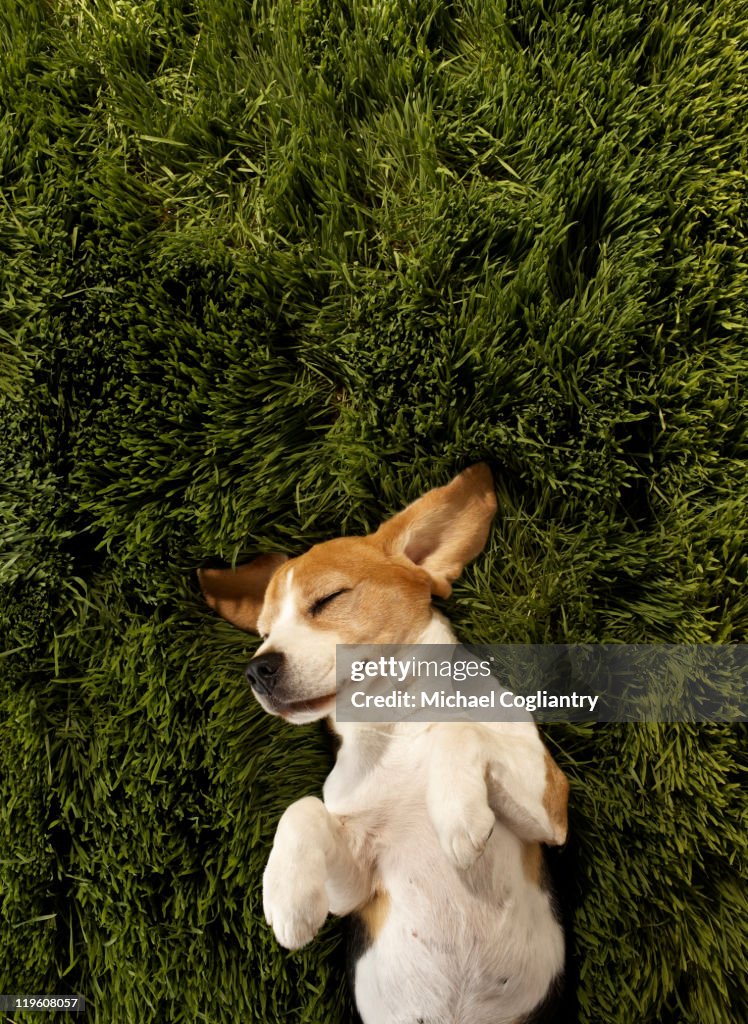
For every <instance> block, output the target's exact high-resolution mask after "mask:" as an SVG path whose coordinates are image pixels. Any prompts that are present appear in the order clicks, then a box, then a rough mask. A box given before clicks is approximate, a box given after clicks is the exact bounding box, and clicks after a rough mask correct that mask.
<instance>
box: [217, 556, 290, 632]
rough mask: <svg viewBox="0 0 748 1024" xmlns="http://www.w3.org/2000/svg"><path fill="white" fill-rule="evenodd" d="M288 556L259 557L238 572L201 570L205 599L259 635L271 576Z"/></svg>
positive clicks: (237, 622)
mask: <svg viewBox="0 0 748 1024" xmlns="http://www.w3.org/2000/svg"><path fill="white" fill-rule="evenodd" d="M287 560H288V555H259V556H258V557H257V558H254V559H253V560H252V561H251V562H247V564H246V565H238V566H237V567H236V569H198V570H197V577H198V579H199V581H200V587H201V588H202V592H203V596H204V597H205V600H206V601H207V602H208V604H209V605H210V607H211V608H214V609H215V610H216V611H217V612H218V614H219V615H221V616H222V617H223V618H224V619H227V620H228V621H229V622H231V623H233V624H234V625H235V626H238V627H239V629H245V630H247V632H248V633H256V632H257V619H258V616H259V614H260V609H261V608H262V602H263V601H264V599H265V590H266V589H267V585H268V583H269V582H270V577H271V576H272V575H273V573H274V572H275V571H276V569H278V568H279V566H281V565H283V563H284V562H285V561H287Z"/></svg>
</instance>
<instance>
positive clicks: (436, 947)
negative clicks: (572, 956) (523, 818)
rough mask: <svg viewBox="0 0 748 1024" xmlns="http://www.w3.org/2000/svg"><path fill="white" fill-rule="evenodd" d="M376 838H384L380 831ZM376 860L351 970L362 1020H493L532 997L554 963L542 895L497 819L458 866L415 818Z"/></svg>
mask: <svg viewBox="0 0 748 1024" xmlns="http://www.w3.org/2000/svg"><path fill="white" fill-rule="evenodd" d="M384 838H385V840H386V836H385V837H384ZM399 838H400V842H399V844H398V846H397V847H394V848H390V849H388V848H387V846H386V845H383V846H382V847H381V848H380V849H381V853H380V856H379V857H378V872H377V873H378V877H379V879H380V891H381V893H382V894H383V895H381V896H380V897H379V899H378V903H377V906H376V911H375V913H374V914H373V915H372V916H371V918H370V919H369V920H368V921H367V915H366V914H364V915H363V916H364V922H363V923H364V929H365V930H366V932H367V933H368V941H369V942H370V944H369V945H368V947H367V948H365V951H364V952H363V954H362V955H361V956H360V958H359V960H358V961H357V963H356V966H355V972H354V983H355V993H356V1002H357V1005H358V1007H359V1012H360V1014H361V1016H362V1019H363V1021H364V1024H419V1022H421V1024H503V1022H507V1024H508V1022H513V1021H516V1020H518V1019H519V1018H520V1017H521V1016H523V1015H524V1014H527V1013H529V1012H530V1011H531V1010H533V1009H534V1008H535V1007H536V1006H537V1005H538V1004H539V1003H540V1002H542V1000H543V998H544V997H545V995H546V993H547V992H548V989H549V986H550V984H551V982H552V980H553V978H554V977H556V976H557V975H558V974H559V973H560V971H561V970H562V966H563V949H564V941H563V933H562V931H561V928H560V925H559V924H558V922H557V921H556V919H555V917H554V914H553V910H552V907H551V901H550V896H549V894H548V893H547V892H545V891H544V890H542V889H540V888H539V887H538V886H537V885H535V884H530V883H529V882H528V880H527V879H525V878H524V875H523V873H522V864H521V856H520V854H519V849H518V840H517V839H516V837H515V836H514V835H512V834H511V833H509V832H508V831H507V830H506V829H504V828H503V827H502V826H501V825H497V828H496V831H495V832H494V835H493V836H492V837H491V839H490V840H489V843H488V845H487V847H486V850H485V852H484V854H483V856H482V857H481V858H480V860H479V861H478V862H477V863H476V864H475V865H474V866H473V867H472V868H470V869H468V870H467V871H465V872H463V871H460V870H459V869H457V868H456V867H453V866H452V865H451V864H450V862H449V861H448V860H447V859H446V857H445V856H444V854H443V852H442V850H441V848H440V846H439V844H438V841H437V840H436V836H435V835H434V834H433V832H432V833H429V831H428V825H427V823H425V822H424V823H423V824H422V827H421V828H419V829H418V830H417V831H416V833H415V834H413V835H412V836H411V837H409V838H408V839H406V840H405V841H404V842H403V837H402V834H400V837H399Z"/></svg>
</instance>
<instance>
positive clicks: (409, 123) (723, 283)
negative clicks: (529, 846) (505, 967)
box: [0, 0, 748, 1024]
mask: <svg viewBox="0 0 748 1024" xmlns="http://www.w3.org/2000/svg"><path fill="white" fill-rule="evenodd" d="M0 12H1V13H0V296H1V298H0V303H1V304H2V305H1V307H0V403H1V408H0V417H1V419H2V425H1V431H0V437H1V438H2V454H1V456H0V457H1V459H2V481H3V487H2V495H1V496H0V509H1V512H0V516H1V518H0V523H1V524H2V525H1V527H0V529H1V530H2V538H3V545H2V546H3V551H4V554H3V555H2V561H1V562H0V572H1V573H2V577H1V578H2V584H3V587H2V594H1V595H0V631H2V634H3V645H4V648H5V650H6V651H7V653H6V655H5V656H4V657H3V658H2V660H1V661H0V666H2V669H1V672H2V674H1V675H0V707H1V708H2V717H1V718H0V722H1V723H2V725H1V726H0V729H1V732H0V991H3V992H19V991H20V992H22V991H27V992H28V991H37V992H66V991H75V990H78V991H80V992H82V993H83V994H85V996H86V997H87V998H88V999H89V1000H90V1004H91V1008H90V1009H89V1013H88V1020H89V1021H92V1022H96V1024H130V1022H132V1024H136V1022H137V1024H150V1022H153V1024H188V1022H189V1024H192V1022H198V1021H203V1022H211V1024H219V1022H220V1024H224V1022H225V1024H229V1022H235V1021H238V1020H242V1021H255V1022H258V1024H274V1022H276V1021H287V1020H288V1021H295V1022H298V1024H343V1022H345V1021H347V1020H348V1019H349V1010H348V1004H347V1002H346V998H347V997H346V996H345V995H344V994H343V993H344V980H343V970H342V959H341V945H340V934H341V933H340V930H339V926H338V925H336V924H335V923H331V925H330V926H329V927H328V928H327V930H326V931H325V933H324V935H323V937H322V938H321V939H320V940H318V941H317V942H316V943H315V944H314V945H313V946H312V947H311V948H310V949H309V950H307V951H304V952H302V953H300V954H296V955H291V954H287V953H284V952H282V951H280V950H279V949H278V947H277V946H276V944H275V942H274V940H273V939H272V937H271V935H270V932H269V930H268V929H267V927H266V926H265V924H264V922H263V921H262V915H261V904H260V875H261V872H262V869H263V866H264V861H265V858H266V855H267V852H268V846H269V843H270V841H271V837H272V833H273V830H274V826H275V823H276V821H277V818H278V816H279V814H280V813H281V811H282V809H283V808H284V807H285V806H286V805H287V804H288V803H289V802H290V801H291V800H293V799H294V798H296V797H298V796H300V795H302V794H304V793H307V792H317V791H318V790H319V787H320V784H321V782H322V779H323V778H324V776H325V774H326V772H327V771H328V768H329V764H330V759H329V758H330V755H329V752H328V750H327V746H326V741H325V738H324V736H323V734H322V732H321V730H318V729H316V728H314V727H310V728H306V729H294V728H292V727H289V726H285V725H281V724H279V723H278V722H277V721H273V720H270V719H269V718H268V717H266V716H262V715H261V714H260V713H259V712H258V710H257V709H256V707H255V706H254V705H253V703H252V701H251V699H250V698H249V697H248V695H247V694H246V692H245V689H244V685H243V680H242V669H243V666H244V664H245V662H246V660H247V657H248V655H249V653H250V651H251V650H252V648H253V641H252V639H251V638H250V637H247V636H244V635H243V634H240V633H238V632H236V631H234V630H233V629H232V628H231V627H230V626H228V625H227V624H225V623H223V622H221V621H218V620H217V619H216V618H215V617H214V616H213V615H212V614H211V613H210V612H209V611H208V610H207V609H206V608H205V607H204V606H203V605H202V603H201V601H200V598H199V595H198V592H197V588H196V584H195V580H194V575H193V568H194V567H195V566H196V565H198V564H199V563H200V562H201V561H202V560H203V559H204V558H205V557H207V556H221V557H223V558H225V559H227V560H229V561H231V560H234V559H236V558H243V557H245V556H249V555H250V554H252V553H255V552H257V551H262V550H273V549H281V550H285V551H289V552H298V551H301V550H302V549H303V548H304V547H306V546H307V545H309V544H310V543H312V542H314V541H317V540H320V539H323V538H327V537H331V536H335V535H338V534H340V533H356V532H360V531H363V530H365V529H367V528H371V527H373V526H375V525H376V524H377V523H378V522H379V520H380V519H381V518H382V517H383V516H384V515H386V514H388V513H390V512H392V511H393V510H395V509H397V508H398V507H400V506H401V505H402V504H403V503H404V502H405V501H407V500H409V499H412V498H414V497H416V496H417V495H418V494H419V493H420V492H421V491H422V490H424V489H426V488H427V487H429V486H432V485H435V484H441V483H444V482H446V480H447V479H449V477H450V476H451V475H452V473H453V472H455V471H456V470H458V469H460V468H462V467H463V466H465V465H468V464H469V463H471V462H473V461H476V460H478V459H488V460H489V461H490V463H491V465H492V467H493V469H494V472H495V474H496V477H497V480H498V489H499V496H500V515H499V517H498V520H497V525H496V528H495V530H494V532H493V535H492V539H491V543H490V547H489V549H488V550H487V552H486V554H485V555H484V556H483V557H482V558H481V559H479V560H478V562H476V563H475V565H474V566H473V567H471V569H470V570H469V571H468V572H467V573H466V574H465V576H464V577H463V579H462V580H461V581H460V583H459V584H458V586H456V588H455V593H454V597H453V598H452V600H451V601H450V602H449V603H448V610H449V613H450V615H451V616H452V618H453V621H454V622H455V624H456V626H457V628H458V631H459V633H460V635H461V637H462V639H464V640H471V641H478V642H522V641H532V642H544V641H555V642H564V641H578V640H582V641H603V640H605V641H610V642H614V641H671V642H674V641H718V642H729V641H743V640H745V639H746V634H747V632H748V588H747V587H746V563H747V558H746V533H747V530H746V523H747V518H748V517H747V514H746V508H748V504H747V500H746V499H747V498H748V495H747V494H746V491H747V485H746V479H747V474H746V398H745V395H746V371H747V370H748V346H747V342H748V310H747V308H746V307H747V297H748V263H747V261H746V223H747V220H746V212H747V206H748V200H747V192H748V189H747V185H746V181H747V180H748V178H747V176H746V172H747V170H748V168H747V163H748V161H746V145H747V144H748V143H747V141H746V140H747V139H748V135H747V134H746V131H745V110H746V105H747V104H748V5H747V4H746V3H745V2H744V0H720V2H716V3H713V2H706V3H697V2H695V0H673V2H672V3H670V4H667V5H653V4H651V3H645V2H644V0H601V2H600V3H595V4H593V3H589V2H586V3H585V2H580V0H565V2H554V0H547V2H546V3H542V2H540V0H511V2H509V0H507V2H502V0H495V2H488V0H487V2H481V0H464V2H455V3H444V2H440V0H411V2H407V0H381V2H376V3H374V2H372V3H365V2H363V0H350V2H348V3H343V4H336V3H332V2H324V0H319V2H313V0H295V2H292V0H280V2H277V3H271V2H266V3H263V2H262V0H257V2H254V3H250V2H248V0H247V2H245V0H192V2H189V0H160V2H156V0H143V2H140V3H135V2H130V0H117V2H114V0H100V2H98V3H95V2H94V0H46V2H42V0H23V2H22V3H21V2H19V3H17V4H15V3H13V2H12V0H0ZM548 738H549V742H550V744H551V746H552V748H553V749H554V752H555V753H556V756H557V758H558V760H559V762H560V764H561V765H562V767H563V768H564V769H565V770H566V771H567V772H568V773H569V775H570V777H571V779H572V796H571V802H572V819H571V824H572V839H571V841H570V844H569V846H568V848H567V850H566V851H565V852H564V853H563V854H561V855H558V856H557V857H556V858H555V859H556V861H557V864H558V867H559V869H560V871H561V874H562V876H563V878H564V890H565V894H566V900H567V901H568V903H569V906H570V914H571V924H572V935H571V940H570V941H571V946H572V951H573V963H572V972H573V975H575V977H574V983H575V986H576V991H577V999H578V1019H579V1021H580V1022H581V1024H593V1022H594V1024H738V1022H740V1021H743V1020H745V1019H746V1018H748V981H747V980H746V979H747V978H748V969H747V968H748V964H747V958H748V954H747V952H746V951H747V950H748V899H747V897H746V874H747V871H748V867H747V864H746V861H747V860H748V858H747V856H746V854H747V852H748V828H747V826H748V810H747V806H746V795H745V794H746V779H745V768H746V747H747V746H748V744H747V743H746V734H745V731H744V730H738V729H737V728H735V729H732V728H729V727H726V726H716V725H713V726H701V727H687V726H681V727H677V726H669V727H655V726H630V727H622V726H620V727H617V726H608V727H597V728H589V727H570V726H567V727H562V726H557V727H554V728H553V729H549V730H548ZM18 1019H19V1020H20V1019H21V1018H18ZM28 1019H29V1020H30V1019H31V1018H30V1017H29V1018H28ZM48 1019H51V1018H48ZM61 1019H62V1018H61ZM467 1024H469V1022H467Z"/></svg>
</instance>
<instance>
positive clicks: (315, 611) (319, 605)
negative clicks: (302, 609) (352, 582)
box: [309, 587, 351, 615]
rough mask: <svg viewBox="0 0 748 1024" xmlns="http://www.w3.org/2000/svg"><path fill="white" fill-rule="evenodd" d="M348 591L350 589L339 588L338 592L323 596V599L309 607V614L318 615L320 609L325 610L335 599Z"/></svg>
mask: <svg viewBox="0 0 748 1024" xmlns="http://www.w3.org/2000/svg"><path fill="white" fill-rule="evenodd" d="M350 590H351V588H350V587H341V589H340V590H334V591H333V592H332V594H325V596H324V597H320V598H318V599H317V600H316V601H315V602H314V603H313V604H312V605H310V607H309V614H310V615H318V614H319V613H320V612H321V611H322V609H323V608H326V607H327V606H328V605H329V604H331V603H332V602H333V601H334V600H335V598H336V597H340V596H341V594H347V593H349V592H350Z"/></svg>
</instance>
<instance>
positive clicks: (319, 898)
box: [263, 796, 371, 949]
mask: <svg viewBox="0 0 748 1024" xmlns="http://www.w3.org/2000/svg"><path fill="white" fill-rule="evenodd" d="M370 885H371V872H370V871H369V870H368V869H367V868H366V866H364V865H361V864H359V863H358V862H357V860H356V858H355V857H354V855H353V853H352V851H351V847H350V841H349V835H348V833H347V831H346V828H345V826H344V825H342V824H341V822H340V820H339V819H338V818H337V817H336V816H335V815H333V814H330V812H329V811H328V810H327V808H326V807H325V805H324V804H323V803H322V801H321V800H318V799H317V798H316V797H312V796H308V797H304V799H303V800H297V801H296V803H294V804H291V806H290V807H289V808H288V810H286V811H285V813H284V814H283V817H282V818H281V820H280V822H279V823H278V829H277V831H276V833H275V841H274V842H273V849H272V851H271V853H270V858H269V860H268V863H267V867H266V868H265V874H264V877H263V906H264V910H265V917H266V919H267V922H268V924H270V925H271V926H272V928H273V931H274V932H275V935H276V938H277V939H278V942H280V944H281V945H282V946H285V947H286V948H287V949H298V948H299V947H300V946H304V945H306V943H307V942H309V941H311V939H313V938H314V936H315V935H316V934H317V932H318V931H319V930H320V928H321V927H322V925H323V924H324V921H325V918H326V917H327V914H328V913H329V912H332V913H333V914H339V915H341V916H342V915H344V914H348V913H350V912H351V911H352V910H354V909H355V908H356V907H357V906H359V905H360V904H361V903H363V902H364V901H365V900H366V899H367V897H368V896H369V890H370Z"/></svg>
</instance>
